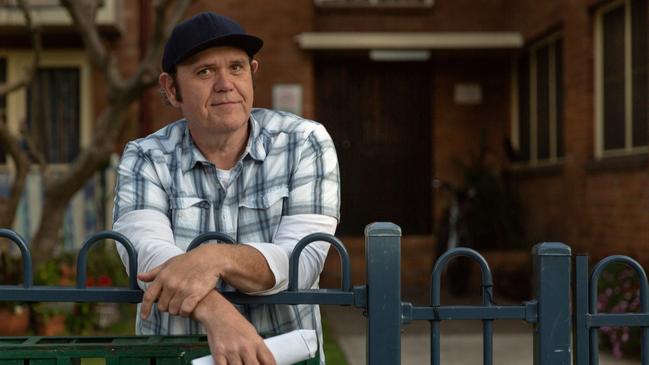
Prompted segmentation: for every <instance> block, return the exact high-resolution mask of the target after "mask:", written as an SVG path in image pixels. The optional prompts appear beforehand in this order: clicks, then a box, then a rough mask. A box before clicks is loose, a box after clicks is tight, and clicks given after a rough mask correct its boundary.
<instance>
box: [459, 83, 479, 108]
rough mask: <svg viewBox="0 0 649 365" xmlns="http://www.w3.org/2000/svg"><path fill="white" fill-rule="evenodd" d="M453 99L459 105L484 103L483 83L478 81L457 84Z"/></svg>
mask: <svg viewBox="0 0 649 365" xmlns="http://www.w3.org/2000/svg"><path fill="white" fill-rule="evenodd" d="M453 91H454V92H453V100H454V101H455V104H458V105H478V104H481V103H482V85H480V84H478V83H461V84H455V90H453Z"/></svg>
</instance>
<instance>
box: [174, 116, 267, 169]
mask: <svg viewBox="0 0 649 365" xmlns="http://www.w3.org/2000/svg"><path fill="white" fill-rule="evenodd" d="M248 121H249V123H250V135H249V136H248V143H247V145H246V149H245V150H244V151H243V155H242V156H241V160H243V159H244V158H246V156H247V155H250V157H251V158H252V159H253V160H256V161H263V160H264V159H265V158H266V147H265V146H264V136H263V134H262V132H261V127H260V126H259V122H258V121H257V120H256V119H255V117H254V116H253V115H252V114H251V115H250V118H249V119H248ZM182 154H183V156H186V155H187V154H189V158H183V159H182V161H183V162H182V166H181V167H182V170H183V172H187V171H189V170H190V169H192V168H194V166H196V164H197V163H201V164H208V165H212V163H211V162H210V161H209V160H208V159H207V158H205V156H203V154H202V153H201V151H200V150H199V149H198V147H196V144H195V143H194V140H193V139H192V137H191V134H190V132H189V126H188V124H187V121H185V132H184V134H183V140H182Z"/></svg>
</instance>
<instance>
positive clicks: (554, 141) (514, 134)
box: [510, 31, 565, 166]
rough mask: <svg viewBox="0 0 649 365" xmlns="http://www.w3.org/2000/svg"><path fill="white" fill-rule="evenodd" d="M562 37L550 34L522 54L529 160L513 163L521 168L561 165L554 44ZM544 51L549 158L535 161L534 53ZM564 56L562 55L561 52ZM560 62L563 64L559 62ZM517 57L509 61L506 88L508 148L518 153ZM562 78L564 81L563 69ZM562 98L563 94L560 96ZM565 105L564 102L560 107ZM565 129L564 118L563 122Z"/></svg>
mask: <svg viewBox="0 0 649 365" xmlns="http://www.w3.org/2000/svg"><path fill="white" fill-rule="evenodd" d="M563 38H564V35H563V32H562V31H557V32H554V33H551V34H550V35H548V36H545V37H543V38H542V39H540V40H538V41H536V42H534V43H532V44H531V45H530V46H529V47H526V48H525V50H524V52H525V53H526V54H527V56H528V59H529V65H528V67H529V72H528V75H529V85H528V87H529V90H528V97H529V130H530V131H529V154H530V156H529V160H521V161H516V162H515V163H517V164H520V165H525V166H548V165H557V164H560V163H562V162H563V161H564V156H565V147H564V149H563V151H564V156H559V155H558V153H559V140H558V136H559V134H558V126H557V124H558V110H557V108H558V105H557V82H560V81H559V80H557V64H556V46H555V45H556V42H557V41H559V40H563ZM544 46H549V47H548V129H549V130H548V133H549V143H548V149H549V157H548V158H543V159H539V158H538V154H539V149H538V143H537V142H538V68H537V52H538V50H539V49H540V48H541V47H544ZM563 54H564V55H565V52H563ZM562 62H563V60H562ZM518 68H519V57H518V56H516V57H514V58H513V60H512V67H511V69H512V77H511V85H510V92H511V94H510V95H511V96H510V100H511V101H512V102H511V116H510V117H511V120H512V123H511V128H510V140H511V143H512V147H514V149H515V150H517V151H520V146H521V141H520V135H519V129H520V118H519V112H520V100H519V95H518V91H519V75H518ZM563 69H564V73H563V75H564V77H565V67H563ZM563 96H564V98H565V90H564V92H563ZM563 104H564V105H565V102H564V103H563ZM564 128H565V118H564Z"/></svg>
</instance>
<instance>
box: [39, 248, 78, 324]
mask: <svg viewBox="0 0 649 365" xmlns="http://www.w3.org/2000/svg"><path fill="white" fill-rule="evenodd" d="M74 278H75V257H74V255H73V254H70V253H63V254H58V255H55V256H54V257H53V258H52V259H51V260H49V261H47V262H46V263H44V264H42V265H40V266H39V267H38V269H37V270H36V277H35V282H36V284H38V285H45V286H71V285H73V284H74ZM73 305H74V304H73V303H59V302H48V303H36V304H35V305H33V312H34V319H35V322H36V333H37V334H38V335H41V336H57V335H62V334H64V333H66V320H67V318H68V317H69V315H71V313H72V309H73Z"/></svg>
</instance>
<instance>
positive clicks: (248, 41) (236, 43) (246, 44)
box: [174, 34, 264, 65]
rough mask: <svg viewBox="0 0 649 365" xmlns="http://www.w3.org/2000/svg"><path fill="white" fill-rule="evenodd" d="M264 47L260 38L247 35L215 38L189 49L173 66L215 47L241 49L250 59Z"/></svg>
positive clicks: (229, 35)
mask: <svg viewBox="0 0 649 365" xmlns="http://www.w3.org/2000/svg"><path fill="white" fill-rule="evenodd" d="M263 45H264V41H262V40H261V38H257V37H255V36H252V35H248V34H228V35H224V36H221V37H216V38H213V39H209V40H207V41H205V42H203V43H200V44H198V45H197V46H195V47H193V48H190V49H189V50H187V51H186V52H185V53H184V54H183V55H181V56H180V57H178V59H177V60H176V62H174V65H178V64H180V63H182V62H183V61H185V60H186V59H188V58H189V57H191V56H193V55H195V54H196V53H198V52H200V51H203V50H205V49H207V48H211V47H217V46H233V47H237V48H241V49H242V50H244V51H245V52H246V53H247V54H248V55H249V56H250V57H252V56H254V55H255V54H256V53H257V52H259V50H260V49H261V47H262V46H263Z"/></svg>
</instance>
